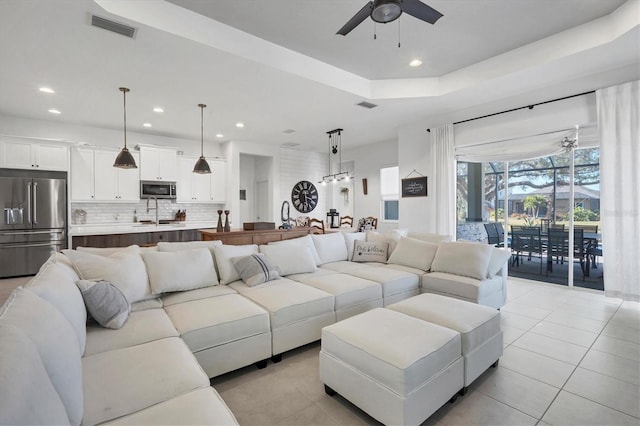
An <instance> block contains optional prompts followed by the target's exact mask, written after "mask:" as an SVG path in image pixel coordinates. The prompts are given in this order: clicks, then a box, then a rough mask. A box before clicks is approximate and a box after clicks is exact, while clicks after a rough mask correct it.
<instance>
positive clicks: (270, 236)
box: [199, 227, 311, 245]
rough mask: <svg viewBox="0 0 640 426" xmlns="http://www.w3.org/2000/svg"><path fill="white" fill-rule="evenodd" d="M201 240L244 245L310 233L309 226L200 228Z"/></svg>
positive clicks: (265, 242) (287, 238)
mask: <svg viewBox="0 0 640 426" xmlns="http://www.w3.org/2000/svg"><path fill="white" fill-rule="evenodd" d="M199 232H200V234H201V235H202V238H201V239H202V240H203V241H210V240H220V241H222V243H223V244H230V245H244V244H258V245H259V244H267V243H270V242H272V241H281V240H289V239H291V238H298V237H304V236H305V235H308V234H310V233H311V228H309V227H306V228H292V229H262V230H253V231H244V230H242V229H232V230H231V231H230V232H217V231H216V230H215V229H201V230H200V231H199Z"/></svg>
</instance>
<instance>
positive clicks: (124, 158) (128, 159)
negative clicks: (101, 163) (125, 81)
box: [113, 87, 138, 169]
mask: <svg viewBox="0 0 640 426" xmlns="http://www.w3.org/2000/svg"><path fill="white" fill-rule="evenodd" d="M119 90H120V91H121V92H122V97H123V99H124V148H122V151H120V153H119V154H118V156H117V157H116V161H115V162H114V163H113V167H119V168H121V169H137V168H138V166H136V160H135V159H134V158H133V155H131V153H130V152H129V149H127V92H128V91H129V89H127V88H126V87H121V88H120V89H119Z"/></svg>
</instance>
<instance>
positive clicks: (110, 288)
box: [77, 280, 131, 330]
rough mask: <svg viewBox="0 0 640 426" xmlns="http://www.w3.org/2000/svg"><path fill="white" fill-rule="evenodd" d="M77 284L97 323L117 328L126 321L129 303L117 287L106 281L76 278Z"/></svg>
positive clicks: (129, 310) (129, 308) (129, 307)
mask: <svg viewBox="0 0 640 426" xmlns="http://www.w3.org/2000/svg"><path fill="white" fill-rule="evenodd" d="M77 285H78V288H79V289H80V291H81V292H82V298H83V299H84V304H85V305H86V306H87V310H88V311H89V313H90V314H91V317H92V318H93V319H94V320H96V321H97V322H98V324H100V325H101V326H103V327H105V328H111V329H113V330H117V329H119V328H121V327H122V326H123V325H124V323H125V322H127V319H128V318H129V312H131V305H130V304H129V302H127V298H126V297H124V294H122V292H121V291H120V289H118V287H116V286H115V285H113V284H111V283H110V282H108V281H87V280H78V283H77Z"/></svg>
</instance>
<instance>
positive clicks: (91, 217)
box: [70, 200, 224, 224]
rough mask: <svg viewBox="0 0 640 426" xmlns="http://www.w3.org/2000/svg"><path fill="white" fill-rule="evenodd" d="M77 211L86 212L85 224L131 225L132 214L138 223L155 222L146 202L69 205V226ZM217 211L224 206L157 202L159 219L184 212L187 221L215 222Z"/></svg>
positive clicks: (151, 204) (152, 205) (72, 222)
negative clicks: (144, 221) (141, 221)
mask: <svg viewBox="0 0 640 426" xmlns="http://www.w3.org/2000/svg"><path fill="white" fill-rule="evenodd" d="M154 206H155V202H154V201H153V200H149V207H154ZM78 209H81V210H84V211H85V212H87V214H86V217H85V223H86V224H104V223H131V222H133V221H134V220H133V217H134V214H135V216H137V219H138V220H139V221H140V220H155V217H156V213H155V211H154V210H150V211H149V213H147V200H140V202H137V203H71V215H70V216H71V224H76V223H75V222H74V220H75V218H76V217H77V215H75V214H74V212H75V211H76V210H78ZM219 209H224V205H222V204H204V203H180V204H178V203H176V202H172V201H171V200H158V218H159V219H174V218H175V215H176V213H177V211H178V210H186V212H187V220H188V221H210V220H214V221H217V220H218V210H219ZM134 211H135V213H134ZM223 219H224V215H223Z"/></svg>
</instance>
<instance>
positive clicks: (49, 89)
mask: <svg viewBox="0 0 640 426" xmlns="http://www.w3.org/2000/svg"><path fill="white" fill-rule="evenodd" d="M40 91H41V92H44V93H56V91H55V90H53V89H51V88H49V87H41V88H40Z"/></svg>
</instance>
